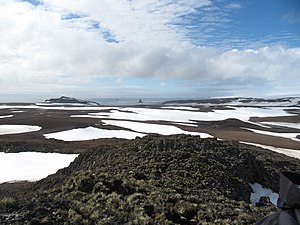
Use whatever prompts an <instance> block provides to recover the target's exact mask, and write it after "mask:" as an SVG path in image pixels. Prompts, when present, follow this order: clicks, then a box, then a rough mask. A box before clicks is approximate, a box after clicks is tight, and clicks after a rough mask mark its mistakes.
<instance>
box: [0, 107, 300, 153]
mask: <svg viewBox="0 0 300 225" xmlns="http://www.w3.org/2000/svg"><path fill="white" fill-rule="evenodd" d="M139 107H141V106H139ZM144 107H149V106H144ZM151 107H153V108H159V107H160V106H151ZM222 109H224V110H226V108H225V107H223V108H222ZM199 110H201V111H211V110H212V108H207V107H199ZM12 111H24V112H12ZM296 111H297V110H296ZM89 112H99V110H96V111H91V110H89V111H87V110H84V108H83V109H82V110H55V109H22V108H20V109H18V108H17V107H16V108H14V109H0V116H3V115H11V114H13V115H14V116H13V117H10V118H2V119H0V124H23V125H37V126H41V127H42V130H40V131H38V132H32V133H24V134H11V135H2V136H0V151H7V149H8V148H10V149H12V150H10V151H18V150H17V149H19V150H20V151H26V150H28V151H47V150H46V149H48V151H49V150H50V151H54V152H64V153H81V152H83V151H86V149H90V148H93V147H95V146H99V145H101V144H110V143H111V144H114V143H115V142H116V141H124V140H117V139H99V140H92V141H79V142H63V141H58V140H48V139H45V138H44V136H43V134H46V133H52V132H58V131H64V130H69V129H74V128H80V127H87V126H93V127H99V128H105V129H123V128H120V127H114V126H103V125H102V122H101V119H99V118H74V117H70V116H71V115H80V114H82V115H86V114H87V113H89ZM102 112H109V111H108V110H103V111H102ZM293 113H295V110H294V111H293ZM103 119H107V118H106V117H103ZM251 121H252V122H293V123H299V122H300V115H299V114H294V116H282V117H265V118H257V117H252V118H251ZM136 122H140V121H136ZM195 122H197V124H198V126H197V127H194V126H185V125H174V124H173V123H170V122H167V121H148V122H147V123H156V124H165V125H169V124H172V125H174V126H177V127H179V128H181V129H183V130H187V131H193V132H204V133H208V134H210V135H212V136H214V137H216V138H220V139H225V140H237V141H245V142H252V143H257V144H263V145H270V146H274V147H281V148H289V149H295V150H300V142H298V141H293V140H291V139H288V138H280V137H274V136H269V135H262V134H256V133H254V132H251V131H247V130H245V129H242V128H252V129H258V130H265V131H272V132H279V133H280V132H285V133H287V132H292V133H297V132H299V133H300V130H298V129H283V128H281V129H279V128H276V129H275V128H272V129H266V128H262V127H260V126H257V125H255V124H251V123H246V122H242V121H239V120H237V119H227V120H224V121H195ZM96 124H97V125H96ZM43 146H47V148H45V147H43Z"/></svg>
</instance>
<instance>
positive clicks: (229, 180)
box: [0, 135, 300, 225]
mask: <svg viewBox="0 0 300 225" xmlns="http://www.w3.org/2000/svg"><path fill="white" fill-rule="evenodd" d="M281 171H294V172H300V162H299V160H296V159H293V158H290V157H287V156H284V155H281V154H277V153H272V152H269V151H266V150H263V149H260V148H257V147H251V146H248V145H242V144H239V143H238V142H227V141H218V140H216V139H213V138H209V139H201V138H200V137H196V136H189V135H172V136H159V135H149V136H146V137H144V138H137V139H135V140H133V141H130V142H126V143H124V144H120V145H116V146H115V147H112V146H109V147H101V148H96V149H94V150H90V151H87V152H85V153H83V154H81V155H80V156H79V157H78V158H76V160H75V161H74V162H73V163H71V165H70V167H68V168H66V169H63V170H60V171H59V172H58V173H56V174H55V175H52V176H49V177H47V178H45V179H43V180H41V181H39V182H36V183H35V185H34V187H32V188H31V190H32V191H33V192H30V195H27V196H25V197H24V198H21V199H15V198H13V197H11V198H8V197H6V198H5V199H2V200H1V201H0V212H1V213H0V223H1V224H92V225H93V224H253V223H254V222H256V221H257V220H258V219H259V218H261V217H263V216H265V215H268V214H270V213H272V212H274V211H275V210H276V208H275V206H273V205H271V204H265V205H263V206H260V207H256V206H252V205H251V204H249V199H250V193H251V187H250V186H249V183H254V182H257V183H261V184H263V185H264V186H266V187H268V188H272V189H273V190H275V191H278V184H279V173H280V172H281ZM33 193H35V194H34V195H33Z"/></svg>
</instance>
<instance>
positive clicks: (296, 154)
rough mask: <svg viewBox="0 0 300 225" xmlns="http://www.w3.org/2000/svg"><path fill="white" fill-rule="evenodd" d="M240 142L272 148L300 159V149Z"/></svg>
mask: <svg viewBox="0 0 300 225" xmlns="http://www.w3.org/2000/svg"><path fill="white" fill-rule="evenodd" d="M240 143H243V144H248V145H253V146H256V147H261V148H265V149H268V150H271V151H273V152H277V153H281V154H284V155H287V156H289V157H293V158H296V159H300V149H299V150H295V149H288V148H278V147H273V146H269V145H261V144H256V143H250V142H243V141H241V142H240Z"/></svg>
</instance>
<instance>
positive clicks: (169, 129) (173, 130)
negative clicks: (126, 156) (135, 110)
mask: <svg viewBox="0 0 300 225" xmlns="http://www.w3.org/2000/svg"><path fill="white" fill-rule="evenodd" d="M102 122H103V123H104V124H106V125H113V126H118V127H123V128H127V129H131V130H134V131H137V132H143V133H156V134H162V135H171V134H191V135H200V137H202V138H207V137H212V136H211V135H209V134H206V133H200V132H190V131H185V130H182V129H180V128H178V127H175V126H170V125H162V124H149V123H139V122H132V121H116V120H102Z"/></svg>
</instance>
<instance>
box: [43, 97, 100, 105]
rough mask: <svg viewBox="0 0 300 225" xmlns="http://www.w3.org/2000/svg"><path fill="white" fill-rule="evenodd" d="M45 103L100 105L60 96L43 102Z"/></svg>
mask: <svg viewBox="0 0 300 225" xmlns="http://www.w3.org/2000/svg"><path fill="white" fill-rule="evenodd" d="M45 102H47V103H64V104H84V105H100V104H99V103H97V102H92V101H86V100H80V99H77V98H72V97H66V96H61V97H59V98H50V99H47V100H45Z"/></svg>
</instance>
